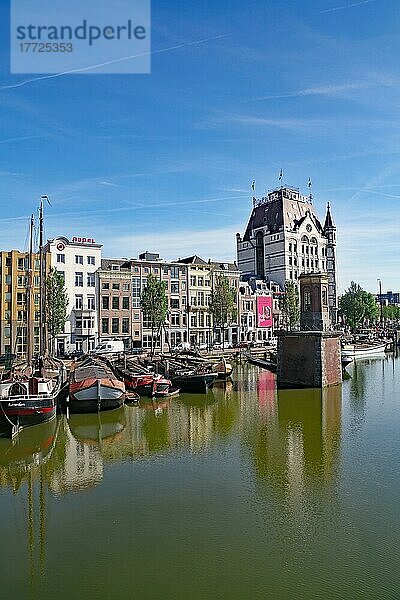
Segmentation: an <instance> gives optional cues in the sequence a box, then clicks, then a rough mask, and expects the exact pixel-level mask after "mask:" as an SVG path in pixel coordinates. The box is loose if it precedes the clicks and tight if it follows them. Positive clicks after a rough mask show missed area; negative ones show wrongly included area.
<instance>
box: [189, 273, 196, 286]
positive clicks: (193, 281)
mask: <svg viewBox="0 0 400 600" xmlns="http://www.w3.org/2000/svg"><path fill="white" fill-rule="evenodd" d="M190 285H196V277H195V275H191V276H190Z"/></svg>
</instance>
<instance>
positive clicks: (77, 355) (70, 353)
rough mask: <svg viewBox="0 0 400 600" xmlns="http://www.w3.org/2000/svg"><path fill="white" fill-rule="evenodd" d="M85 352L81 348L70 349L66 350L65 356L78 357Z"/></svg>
mask: <svg viewBox="0 0 400 600" xmlns="http://www.w3.org/2000/svg"><path fill="white" fill-rule="evenodd" d="M84 354H85V353H84V351H83V350H72V352H68V354H65V358H72V359H73V358H79V357H80V356H83V355H84Z"/></svg>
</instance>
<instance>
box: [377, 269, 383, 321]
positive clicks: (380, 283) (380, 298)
mask: <svg viewBox="0 0 400 600" xmlns="http://www.w3.org/2000/svg"><path fill="white" fill-rule="evenodd" d="M376 281H377V282H378V283H379V304H380V307H381V318H380V323H381V326H382V324H383V301H382V281H381V280H380V279H377V280H376Z"/></svg>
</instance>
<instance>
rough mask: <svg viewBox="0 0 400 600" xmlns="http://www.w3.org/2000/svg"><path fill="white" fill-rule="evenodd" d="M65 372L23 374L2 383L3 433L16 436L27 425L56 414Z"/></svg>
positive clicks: (0, 431)
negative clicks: (45, 375)
mask: <svg viewBox="0 0 400 600" xmlns="http://www.w3.org/2000/svg"><path fill="white" fill-rule="evenodd" d="M61 384H62V373H61V371H60V373H59V375H58V377H57V378H56V379H51V378H44V377H36V376H33V377H26V378H23V377H21V378H20V379H16V378H13V379H10V380H8V381H7V380H6V381H2V382H1V384H0V394H1V396H0V435H1V436H3V437H10V436H11V437H14V436H15V435H16V434H17V433H18V432H19V431H21V430H22V429H24V428H26V427H32V426H33V425H39V424H40V423H46V422H47V421H51V420H52V419H54V418H55V417H56V414H57V396H58V394H59V391H60V389H61Z"/></svg>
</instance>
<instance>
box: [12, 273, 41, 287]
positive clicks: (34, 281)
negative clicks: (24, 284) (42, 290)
mask: <svg viewBox="0 0 400 600" xmlns="http://www.w3.org/2000/svg"><path fill="white" fill-rule="evenodd" d="M6 283H7V282H6ZM10 283H11V281H10ZM33 285H34V286H35V287H39V285H40V277H39V275H35V277H34V278H33Z"/></svg>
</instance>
